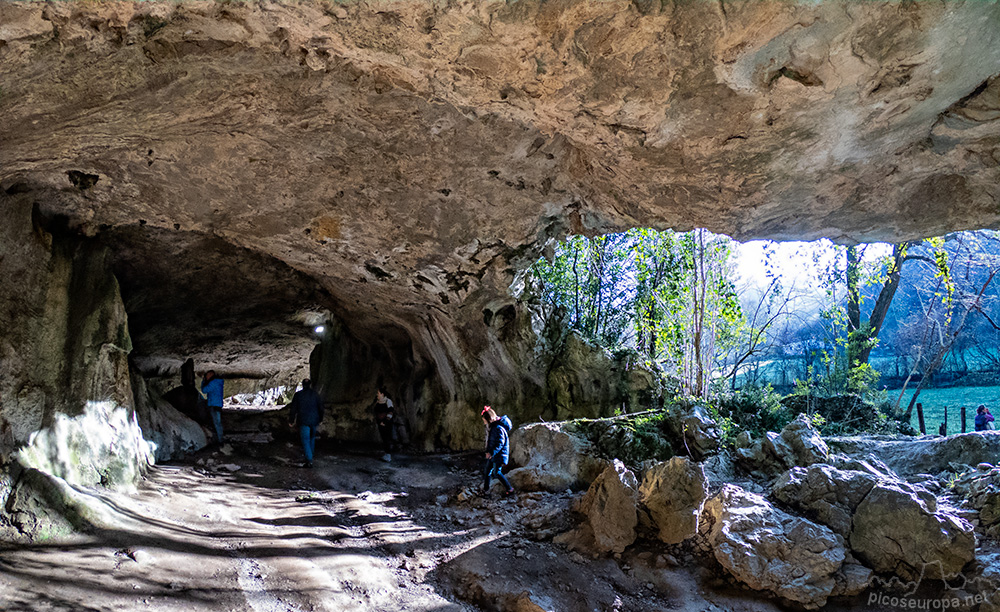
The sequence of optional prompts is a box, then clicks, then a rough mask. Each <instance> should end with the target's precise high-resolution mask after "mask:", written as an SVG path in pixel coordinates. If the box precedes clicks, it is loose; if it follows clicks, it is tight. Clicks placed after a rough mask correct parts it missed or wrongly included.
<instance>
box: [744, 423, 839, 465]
mask: <svg viewBox="0 0 1000 612" xmlns="http://www.w3.org/2000/svg"><path fill="white" fill-rule="evenodd" d="M741 446H742V447H741V448H737V449H736V458H737V460H738V461H739V462H740V463H742V464H743V465H744V466H745V467H746V468H748V469H750V470H755V471H757V472H758V473H760V474H761V475H767V474H775V473H777V472H781V471H784V470H786V469H788V468H792V467H796V466H799V467H808V466H810V465H813V464H816V463H823V462H825V461H826V460H827V459H828V458H829V449H828V448H827V445H826V443H825V442H824V441H823V438H822V437H821V436H820V435H819V432H818V431H817V430H816V428H815V427H813V425H812V423H810V422H809V417H807V416H806V415H804V414H800V415H799V416H798V417H796V418H795V420H794V421H792V422H791V423H789V424H788V425H785V427H784V429H782V430H781V433H777V432H773V431H769V432H767V433H766V434H764V437H763V438H761V439H760V440H753V441H748V440H746V439H744V441H743V442H742V445H741Z"/></svg>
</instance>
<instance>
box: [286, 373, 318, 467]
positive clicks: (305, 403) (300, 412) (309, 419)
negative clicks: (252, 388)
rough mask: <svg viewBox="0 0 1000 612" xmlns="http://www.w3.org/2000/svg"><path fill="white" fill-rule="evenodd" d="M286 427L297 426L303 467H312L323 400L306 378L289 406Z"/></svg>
mask: <svg viewBox="0 0 1000 612" xmlns="http://www.w3.org/2000/svg"><path fill="white" fill-rule="evenodd" d="M289 407H290V410H289V412H288V426H289V427H294V426H295V424H296V422H297V423H298V424H299V436H300V437H301V438H302V452H303V454H305V456H306V463H305V467H307V468H311V467H312V466H313V453H314V451H315V450H316V428H317V427H319V424H320V422H321V421H322V420H323V398H321V397H320V396H319V393H316V390H315V389H313V388H312V381H310V380H309V379H308V378H306V379H304V380H303V381H302V390H301V391H296V392H295V395H293V396H292V401H291V403H290V404H289Z"/></svg>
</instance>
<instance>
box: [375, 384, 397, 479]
mask: <svg viewBox="0 0 1000 612" xmlns="http://www.w3.org/2000/svg"><path fill="white" fill-rule="evenodd" d="M372 410H373V411H374V413H375V424H376V425H377V426H378V435H379V436H380V437H381V438H382V448H383V450H384V451H385V454H384V455H382V461H385V462H386V463H388V462H390V461H392V440H393V427H394V426H395V424H396V408H395V406H393V404H392V400H391V399H389V397H388V396H387V395H386V394H385V387H379V388H378V390H377V391H375V405H374V406H373V407H372Z"/></svg>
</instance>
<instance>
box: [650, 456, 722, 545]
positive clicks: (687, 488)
mask: <svg viewBox="0 0 1000 612" xmlns="http://www.w3.org/2000/svg"><path fill="white" fill-rule="evenodd" d="M707 497H708V477H707V476H706V475H705V468H704V466H702V465H701V464H699V463H695V462H693V461H691V460H690V459H687V458H686V457H674V458H673V459H671V460H670V461H667V462H665V463H659V464H657V465H655V466H653V467H651V468H650V469H648V470H646V473H645V474H644V475H643V478H642V484H641V485H640V487H639V499H640V501H641V502H642V503H643V505H645V506H646V508H647V509H648V510H649V513H650V515H651V516H652V518H653V522H654V523H655V524H656V526H657V528H658V529H659V538H660V540H661V541H662V542H664V543H666V544H679V543H681V542H683V541H684V540H686V539H688V538H690V537H692V536H694V535H695V534H697V533H698V520H699V518H700V517H701V512H702V508H703V507H704V505H705V499H706V498H707Z"/></svg>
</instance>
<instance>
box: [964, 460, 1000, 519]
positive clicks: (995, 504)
mask: <svg viewBox="0 0 1000 612" xmlns="http://www.w3.org/2000/svg"><path fill="white" fill-rule="evenodd" d="M966 486H967V491H966V493H965V497H966V502H967V503H968V504H969V506H970V507H972V508H974V509H976V510H978V511H979V521H980V524H982V526H983V527H991V526H993V525H995V524H997V523H998V522H1000V468H995V469H992V470H990V471H989V472H986V473H985V474H984V473H981V472H977V473H976V474H974V475H973V477H972V479H971V481H970V482H969V483H968V484H967V485H966Z"/></svg>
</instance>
